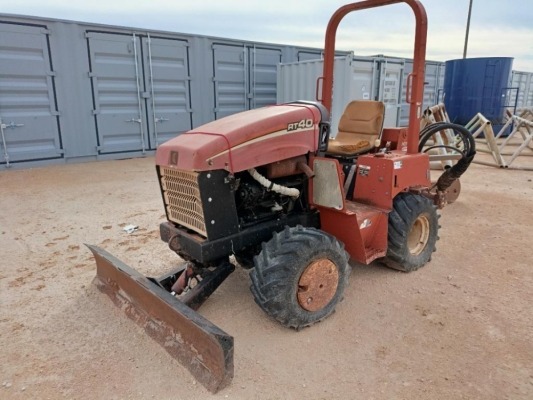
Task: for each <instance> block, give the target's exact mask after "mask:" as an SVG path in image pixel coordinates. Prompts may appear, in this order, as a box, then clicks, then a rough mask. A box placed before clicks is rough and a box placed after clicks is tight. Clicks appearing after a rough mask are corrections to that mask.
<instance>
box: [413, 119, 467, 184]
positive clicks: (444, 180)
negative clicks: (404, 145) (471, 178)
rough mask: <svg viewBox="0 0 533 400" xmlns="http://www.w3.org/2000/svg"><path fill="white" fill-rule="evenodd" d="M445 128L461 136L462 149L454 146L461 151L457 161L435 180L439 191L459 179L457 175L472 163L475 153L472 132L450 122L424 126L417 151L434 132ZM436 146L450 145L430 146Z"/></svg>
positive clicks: (446, 146) (461, 173)
mask: <svg viewBox="0 0 533 400" xmlns="http://www.w3.org/2000/svg"><path fill="white" fill-rule="evenodd" d="M445 129H451V130H453V131H454V133H455V134H456V135H458V136H459V137H460V138H461V141H462V143H463V147H464V149H462V150H461V149H459V148H455V149H456V150H457V151H458V152H459V153H461V155H462V157H461V159H460V160H459V161H457V163H456V164H455V165H453V166H452V167H451V168H448V169H447V170H446V171H444V173H443V174H442V175H441V176H440V177H439V179H438V180H437V190H438V191H441V192H443V191H445V190H446V189H448V188H449V187H450V186H451V185H452V183H453V182H454V181H455V180H456V179H459V177H460V176H461V175H463V174H464V173H465V171H466V170H467V169H468V167H469V166H470V164H471V163H472V160H473V159H474V156H475V155H476V141H475V140H474V137H473V136H472V133H470V131H469V130H468V129H466V128H465V127H464V126H462V125H458V124H452V123H450V122H437V123H435V124H431V125H428V126H426V127H425V128H424V129H423V130H422V131H421V132H420V140H419V144H418V151H420V152H422V149H423V148H424V146H425V144H426V142H427V141H428V140H429V139H430V138H431V137H432V136H433V135H434V134H436V133H437V132H440V131H442V130H445ZM437 147H445V148H450V146H448V145H436V146H432V148H437ZM452 147H453V146H452Z"/></svg>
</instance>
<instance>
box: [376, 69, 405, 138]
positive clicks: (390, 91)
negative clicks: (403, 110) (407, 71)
mask: <svg viewBox="0 0 533 400" xmlns="http://www.w3.org/2000/svg"><path fill="white" fill-rule="evenodd" d="M379 65H380V68H379V71H380V80H379V82H380V90H379V97H378V98H379V100H381V101H382V102H383V103H384V104H385V120H384V121H383V126H384V127H387V128H390V127H395V126H398V122H399V115H400V93H401V82H402V74H403V68H404V63H403V61H391V60H380V61H379Z"/></svg>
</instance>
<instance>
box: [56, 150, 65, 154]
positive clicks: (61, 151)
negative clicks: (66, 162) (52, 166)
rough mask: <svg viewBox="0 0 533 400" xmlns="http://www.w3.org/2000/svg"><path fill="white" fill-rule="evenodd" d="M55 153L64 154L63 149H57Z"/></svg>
mask: <svg viewBox="0 0 533 400" xmlns="http://www.w3.org/2000/svg"><path fill="white" fill-rule="evenodd" d="M57 154H65V150H63V149H57Z"/></svg>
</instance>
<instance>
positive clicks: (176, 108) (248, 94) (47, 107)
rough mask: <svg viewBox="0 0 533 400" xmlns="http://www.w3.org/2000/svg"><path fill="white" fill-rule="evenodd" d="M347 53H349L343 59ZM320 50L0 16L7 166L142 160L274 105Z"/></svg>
mask: <svg viewBox="0 0 533 400" xmlns="http://www.w3.org/2000/svg"><path fill="white" fill-rule="evenodd" d="M339 54H347V52H339ZM321 56H322V50H321V49H315V48H309V47H300V46H290V45H282V44H272V43H259V42H251V41H245V40H234V39H225V38H216V37H209V36H202V35H188V34H183V33H175V32H163V31H157V30H147V29H139V28H133V27H120V26H110V25H100V24H91V23H84V22H74V21H63V20H57V19H51V18H38V17H27V16H17V15H5V14H0V120H1V123H0V168H2V169H3V168H6V167H18V168H23V167H28V166H36V165H44V164H50V163H65V162H79V161H89V160H101V159H116V158H126V157H138V156H143V155H146V154H153V152H154V151H155V149H156V148H157V146H158V145H160V144H161V143H163V142H165V141H166V140H168V139H170V138H172V137H174V136H176V135H179V134H180V133H182V132H185V131H187V130H190V129H191V128H194V127H197V126H199V125H201V124H204V123H206V122H209V121H212V120H214V119H217V118H222V117H224V116H227V115H230V114H233V113H236V112H240V111H244V110H249V109H252V108H257V107H262V106H265V105H270V104H275V103H276V82H277V65H278V64H279V63H280V62H292V61H298V60H304V59H311V58H320V57H321Z"/></svg>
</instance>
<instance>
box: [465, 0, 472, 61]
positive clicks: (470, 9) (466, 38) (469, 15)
mask: <svg viewBox="0 0 533 400" xmlns="http://www.w3.org/2000/svg"><path fill="white" fill-rule="evenodd" d="M473 2H474V0H470V5H469V6H468V19H467V20H466V34H465V48H464V50H463V58H466V50H467V48H468V34H469V33H470V17H471V15H472V3H473Z"/></svg>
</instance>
